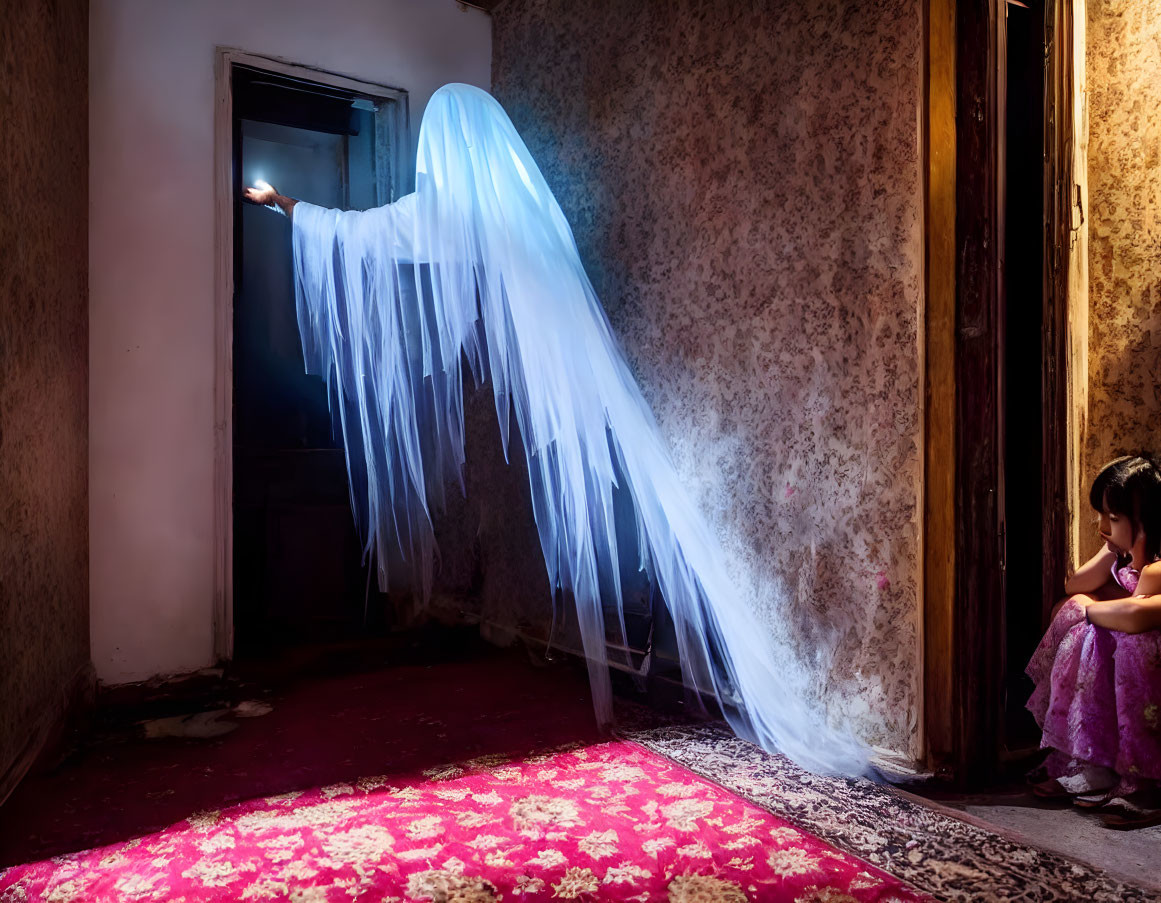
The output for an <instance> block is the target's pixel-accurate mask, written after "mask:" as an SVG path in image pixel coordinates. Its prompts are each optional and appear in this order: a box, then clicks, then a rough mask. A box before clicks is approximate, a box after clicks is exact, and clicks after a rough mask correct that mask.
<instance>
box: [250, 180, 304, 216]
mask: <svg viewBox="0 0 1161 903" xmlns="http://www.w3.org/2000/svg"><path fill="white" fill-rule="evenodd" d="M242 199H243V200H245V201H249V202H250V203H251V204H261V205H262V206H263V207H277V208H278V209H279V210H281V211H282V212H283V213H284V214H286V217H287V219H291V218H292V217H293V212H294V205H295V204H297V203H298V201H297V199H295V198H288V197H286V196H285V195H281V194H279V193H278V190H277V189H276V188H275V187H274V186H273V185H269V184H267V183H266V182H259V183H258V186H257V187H255V188H247V189H246V190H245V191H244V192H243V193H242Z"/></svg>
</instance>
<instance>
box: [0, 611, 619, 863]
mask: <svg viewBox="0 0 1161 903" xmlns="http://www.w3.org/2000/svg"><path fill="white" fill-rule="evenodd" d="M437 662H438V664H436V663H437ZM101 702H102V704H101V706H100V708H99V710H98V714H97V717H96V720H95V722H94V723H93V724H92V725H91V726H90V728H89V729H88V730H87V731H86V732H85V734H84V736H82V737H78V738H75V741H74V742H73V744H72V745H71V748H70V749H69V750H67V751H66V753H65V754H64V755H63V756H62V757H61V758H60V759H59V760H58V761H57V762H55V763H52V764H50V765H48V766H47V767H45V766H43V765H42V766H41V767H40V768H39V769H38V771H37V773H34V774H33V775H31V776H29V777H28V778H26V779H25V781H24V782H23V783H22V784H21V785H20V786H19V787H18V788H17V789H16V791H15V792H14V794H13V795H12V796H11V797H10V798H9V800H8V801H7V802H6V803H5V804H4V806H3V807H0V867H4V866H8V865H12V864H15V863H19V862H28V861H32V860H35V859H42V858H45V857H47V856H52V855H57V854H61V853H65V852H70V851H75V850H78V849H85V848H89V847H93V846H98V845H102V844H107V843H111V842H114V841H119V840H126V839H129V838H131V837H134V836H137V835H139V834H142V833H147V832H150V831H155V830H158V829H160V828H163V827H165V826H167V825H170V824H172V823H174V822H176V821H179V820H181V819H183V818H185V817H187V816H188V815H190V813H191V812H196V811H200V810H203V809H213V808H218V807H221V806H224V805H228V804H231V803H234V802H237V801H240V800H244V799H248V798H251V797H258V796H270V795H274V794H278V793H284V792H288V791H291V790H297V789H303V788H308V787H317V786H325V785H327V784H331V783H335V782H338V781H342V780H349V779H350V778H351V776H352V775H356V776H368V775H381V774H394V775H403V774H408V773H413V772H420V771H422V770H424V769H427V768H432V767H435V766H438V765H442V764H447V763H450V762H454V761H462V760H465V759H469V758H472V757H475V756H480V755H486V754H491V753H510V754H519V753H522V752H527V751H529V750H534V749H542V748H545V747H548V746H553V745H559V744H561V743H566V742H571V741H579V742H591V741H593V740H596V739H597V738H598V737H599V736H600V734H599V732H598V730H597V728H596V724H595V721H594V717H593V710H592V704H591V701H590V698H589V694H588V685H587V681H586V678H585V674H584V670H583V667H581V668H578V667H577V665H576V663H574V662H571V661H568V660H565V661H560V662H555V663H548V662H545V661H544V659H543V656H535V655H530V654H524V653H522V652H521V651H520V650H519V649H514V650H498V649H495V648H493V647H487V646H485V645H483V644H482V643H481V642H480V641H479V640H478V636H477V637H476V638H472V637H471V636H469V635H465V634H464V633H457V632H449V631H427V632H420V633H417V634H415V635H413V636H411V637H410V638H408V639H406V640H403V641H401V640H400V639H399V638H394V639H390V640H387V641H385V642H383V643H379V644H371V645H368V644H366V643H362V644H357V645H354V646H348V647H334V648H330V649H314V650H300V651H299V652H298V653H295V654H290V655H286V656H283V657H282V658H280V659H279V660H277V661H271V662H268V663H266V664H264V665H250V666H248V667H239V668H236V669H231V671H230V672H229V673H226V674H221V673H214V672H208V673H203V674H202V675H201V676H200V679H194V680H187V681H184V682H183V683H182V685H181V686H180V687H175V686H169V687H166V686H156V685H155V686H141V685H138V686H133V687H126V688H118V689H117V690H116V691H115V692H112V693H108V694H105V695H104V697H103V699H102V700H101Z"/></svg>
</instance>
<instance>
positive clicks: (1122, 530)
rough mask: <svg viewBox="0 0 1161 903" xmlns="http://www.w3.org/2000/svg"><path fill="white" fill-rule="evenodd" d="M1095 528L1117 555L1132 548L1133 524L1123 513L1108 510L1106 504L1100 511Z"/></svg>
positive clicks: (1125, 552) (1126, 552)
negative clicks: (1098, 520) (1097, 524)
mask: <svg viewBox="0 0 1161 903" xmlns="http://www.w3.org/2000/svg"><path fill="white" fill-rule="evenodd" d="M1097 529H1099V530H1100V534H1101V539H1103V540H1104V541H1105V544H1106V545H1107V546H1108V547H1109V550H1110V551H1112V552H1115V553H1116V554H1117V555H1127V554H1128V553H1129V552H1130V551H1131V550H1132V548H1133V541H1134V540H1135V539H1136V537H1135V536H1134V535H1133V524H1132V522H1131V521H1130V520H1129V518H1128V517H1126V516H1125V515H1123V514H1115V513H1114V512H1112V511H1109V509H1108V506H1107V505H1106V506H1105V509H1104V510H1103V511H1101V516H1100V526H1099V527H1098V528H1097Z"/></svg>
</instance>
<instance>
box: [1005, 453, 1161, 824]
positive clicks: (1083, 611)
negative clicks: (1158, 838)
mask: <svg viewBox="0 0 1161 903" xmlns="http://www.w3.org/2000/svg"><path fill="white" fill-rule="evenodd" d="M1089 501H1090V503H1091V504H1092V506H1093V508H1094V509H1096V511H1097V512H1098V513H1099V515H1100V526H1099V529H1100V535H1101V538H1102V539H1103V540H1104V541H1105V547H1104V548H1103V549H1101V551H1100V552H1098V553H1097V554H1096V555H1094V556H1093V557H1092V558H1091V559H1090V560H1089V561H1088V562H1086V563H1085V564H1084V566H1083V567H1081V568H1080V569H1079V570H1077V572H1076V573H1075V574H1074V575H1073V576H1072V577H1070V578H1069V579H1068V581H1067V582H1066V583H1065V586H1064V589H1065V592H1066V593H1068V594H1069V596H1068V598H1067V599H1065V600H1064V601H1062V602H1061V603H1060V604H1059V605H1058V606H1057V608H1056V609H1055V610H1054V612H1053V615H1054V616H1053V619H1052V624H1051V626H1050V627H1049V628H1048V633H1047V634H1046V635H1045V636H1044V639H1043V640H1041V642H1040V645H1039V647H1037V649H1036V653H1035V654H1034V655H1033V656H1032V660H1031V662H1030V663H1029V664H1028V669H1027V670H1028V676H1029V677H1031V678H1032V681H1033V683H1034V684H1035V686H1036V689H1035V691H1034V692H1033V693H1032V697H1031V698H1030V699H1029V700H1028V708H1029V709H1030V710H1031V712H1032V714H1033V715H1034V716H1035V718H1036V722H1037V724H1039V725H1040V728H1041V730H1042V731H1043V732H1044V736H1043V739H1042V740H1041V742H1040V745H1041V747H1042V748H1047V749H1051V750H1052V752H1051V753H1050V755H1049V756H1048V758H1047V759H1046V760H1045V762H1044V764H1043V766H1042V768H1043V769H1044V772H1045V774H1047V775H1048V778H1049V779H1048V780H1046V781H1043V782H1042V783H1039V784H1037V785H1036V786H1035V787H1033V792H1034V793H1036V794H1037V795H1038V796H1042V797H1049V798H1065V797H1069V798H1072V799H1073V801H1074V802H1075V803H1076V804H1077V805H1079V806H1088V807H1105V809H1106V813H1105V815H1104V821H1105V824H1107V825H1108V826H1110V827H1122V828H1123V827H1143V826H1145V825H1149V824H1159V823H1161V799H1158V790H1159V789H1161V469H1159V468H1158V466H1157V465H1156V464H1155V463H1154V462H1153V460H1152V458H1150V457H1149V456H1147V455H1140V456H1127V457H1123V458H1117V459H1116V460H1115V461H1112V462H1110V463H1109V464H1107V465H1105V467H1104V468H1103V469H1102V470H1101V472H1100V473H1099V474H1098V475H1097V478H1096V480H1095V481H1094V482H1093V485H1092V490H1091V491H1090V493H1089Z"/></svg>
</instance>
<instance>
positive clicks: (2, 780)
mask: <svg viewBox="0 0 1161 903" xmlns="http://www.w3.org/2000/svg"><path fill="white" fill-rule="evenodd" d="M96 689H97V672H96V670H95V669H94V668H93V663H92V662H91V661H89V662H85V663H84V664H83V665H81V667H79V668H78V669H77V670H76V672H75V673H74V674H73V676H72V677H71V678H70V679H69V682H68V684H67V685H66V686H65V687H64V689H62V690H61V691H60V692H59V693H56V694H54V697H53V698H52V699H51V700H50V701H49V702H48V704H46V705H45V706H44V708H43V709H42V710H41V712H40V714H39V716H37V718H36V719H35V720H34V721H33V723H32V726H31V729H30V731H29V736H28V740H27V741H26V742H25V744H24V747H23V748H22V749H21V750H20V752H19V753H17V754H16V757H15V758H14V759H13V760H12V762H11V763H9V764H8V766H7V767H6V768H5V769H4V771H3V772H2V773H0V806H3V805H4V803H5V802H6V801H7V800H8V797H10V796H11V795H12V791H14V790H15V789H16V787H17V786H18V785H19V784H20V782H21V781H23V780H24V778H25V777H27V775H28V773H29V772H30V771H32V768H33V766H34V765H36V763H37V761H39V760H40V759H41V757H42V756H44V755H45V754H46V753H51V752H52V751H53V749H54V748H55V747H56V746H57V745H58V744H60V743H61V741H63V740H64V738H65V735H66V734H67V732H68V729H69V727H70V726H71V725H73V724H75V723H77V722H78V721H80V720H82V719H83V718H84V717H85V715H86V713H88V712H90V711H92V708H93V705H94V701H95V699H96Z"/></svg>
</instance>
